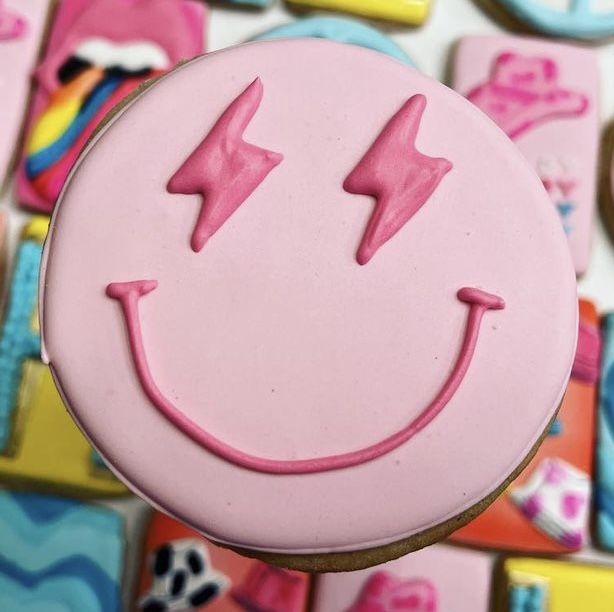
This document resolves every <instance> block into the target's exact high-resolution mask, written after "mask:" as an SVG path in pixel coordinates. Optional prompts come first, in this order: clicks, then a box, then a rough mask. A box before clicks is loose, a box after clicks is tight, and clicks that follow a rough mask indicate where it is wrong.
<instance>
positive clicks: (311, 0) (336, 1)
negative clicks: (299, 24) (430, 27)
mask: <svg viewBox="0 0 614 612" xmlns="http://www.w3.org/2000/svg"><path fill="white" fill-rule="evenodd" d="M287 2H288V3H289V4H295V5H299V6H308V7H311V8H319V9H329V10H332V11H345V12H348V13H355V14H356V15H362V16H363V17H371V18H374V19H385V20H389V21H398V22H400V23H409V24H412V25H419V24H421V23H423V22H424V20H425V19H426V17H427V15H428V13H429V10H430V7H431V0H287Z"/></svg>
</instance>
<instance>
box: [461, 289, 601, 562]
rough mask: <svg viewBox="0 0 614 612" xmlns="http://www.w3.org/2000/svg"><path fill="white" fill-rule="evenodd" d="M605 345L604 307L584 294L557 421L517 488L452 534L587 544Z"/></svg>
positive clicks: (555, 549)
mask: <svg viewBox="0 0 614 612" xmlns="http://www.w3.org/2000/svg"><path fill="white" fill-rule="evenodd" d="M600 345H601V343H600V334H599V318H598V315H597V311H596V309H595V307H594V305H593V304H591V303H590V302H588V301H586V300H581V301H580V326H579V340H578V349H577V352H576V358H575V360H574V365H573V369H572V376H571V380H570V382H569V386H568V388H567V393H566V395H565V399H564V400H563V403H562V405H561V409H560V411H559V414H558V418H557V421H556V427H555V428H553V429H552V430H551V431H550V435H549V436H548V437H547V438H546V439H545V440H544V443H543V444H542V445H541V447H540V449H539V450H538V451H537V454H536V456H535V458H534V459H533V461H532V462H531V463H530V464H529V465H528V467H527V468H526V470H525V471H524V472H523V473H522V475H521V476H520V477H519V478H518V479H517V480H516V481H515V482H514V483H513V484H512V486H511V487H510V489H509V490H508V491H507V492H506V493H504V494H503V495H501V497H499V499H497V501H495V502H494V503H493V504H492V505H491V506H490V508H488V509H487V510H486V512H484V513H483V514H481V515H480V516H479V517H478V518H476V519H475V520H474V521H472V522H471V523H469V524H468V525H467V526H466V527H464V528H462V529H460V530H459V531H457V532H456V533H454V534H453V536H452V540H454V541H455V542H460V543H465V544H472V545H474V546H479V547H482V548H484V547H492V548H495V549H507V550H516V551H521V552H536V553H550V554H552V553H568V552H569V551H570V550H578V549H581V548H583V547H584V546H585V545H586V544H587V541H588V531H589V519H590V506H591V488H592V487H591V479H592V475H593V473H594V471H593V453H594V442H593V440H594V431H595V406H596V401H597V380H598V378H599V361H600Z"/></svg>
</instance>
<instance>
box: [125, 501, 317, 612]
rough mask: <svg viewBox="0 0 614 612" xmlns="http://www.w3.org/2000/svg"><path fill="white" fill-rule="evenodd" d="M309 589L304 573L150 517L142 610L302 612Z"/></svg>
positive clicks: (157, 516)
mask: <svg viewBox="0 0 614 612" xmlns="http://www.w3.org/2000/svg"><path fill="white" fill-rule="evenodd" d="M308 591H309V579H308V576H307V575H306V574H301V573H299V572H291V571H289V570H284V569H280V568H275V567H271V566H267V565H266V564H264V563H262V562H261V561H257V560H254V559H247V558H245V557H242V556H240V555H238V554H236V553H234V552H232V551H230V550H227V549H225V548H220V547H218V546H215V545H214V544H211V543H210V542H207V541H206V540H205V539H204V538H203V537H202V536H200V535H199V534H197V533H196V532H195V531H193V530H192V529H190V528H189V527H187V526H185V525H182V524H181V523H179V522H178V521H176V520H174V519H172V518H170V517H168V516H166V515H164V514H162V513H160V512H154V513H153V515H152V517H151V520H150V521H149V525H148V527H147V530H146V534H145V543H144V550H143V563H142V566H141V574H140V581H139V593H140V596H139V599H138V604H137V608H138V609H139V610H142V611H143V612H161V611H166V610H169V611H170V610H182V611H184V612H185V611H199V610H207V612H224V611H229V610H232V611H236V612H240V610H246V611H247V610H267V612H304V611H305V609H306V605H307V594H308Z"/></svg>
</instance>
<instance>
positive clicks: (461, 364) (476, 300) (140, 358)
mask: <svg viewBox="0 0 614 612" xmlns="http://www.w3.org/2000/svg"><path fill="white" fill-rule="evenodd" d="M157 286H158V282H157V281H155V280H137V281H130V282H125V283H111V284H110V285H108V286H107V290H106V294H107V296H108V297H110V298H112V299H115V300H118V301H119V303H120V305H121V307H122V311H123V315H124V319H125V323H126V328H127V332H128V340H129V343H130V351H131V354H132V360H133V362H134V367H135V369H136V373H137V376H138V379H139V382H140V384H141V388H142V389H143V392H144V393H145V395H146V396H147V397H148V398H149V400H150V401H151V403H152V404H153V405H154V406H155V407H156V409H157V410H158V411H159V412H160V414H161V415H162V416H164V417H165V418H166V419H167V420H168V421H169V422H170V423H171V424H172V425H174V426H175V427H176V428H177V429H179V430H180V431H182V432H183V433H184V434H185V435H186V436H188V437H189V438H190V439H191V440H192V441H194V442H195V443H196V444H198V445H200V446H201V447H203V448H204V449H206V450H207V451H209V452H211V453H213V454H214V455H217V456H218V457H220V458H221V459H224V460H225V461H228V462H230V463H234V464H235V465H239V466H241V467H243V468H245V469H248V470H252V471H255V472H263V473H267V474H314V473H318V472H327V471H331V470H340V469H345V468H349V467H353V466H356V465H360V464H363V463H366V462H368V461H372V460H373V459H377V458H378V457H382V456H383V455H386V454H388V453H390V452H392V451H393V450H395V449H397V448H398V447H399V446H401V445H402V444H404V443H405V442H407V441H408V440H410V439H411V438H413V437H414V436H415V435H416V434H417V433H418V432H420V431H421V430H422V429H424V428H425V427H426V426H427V425H428V424H429V423H430V422H431V421H432V420H433V419H434V418H435V417H436V416H437V415H438V414H439V413H440V412H441V411H442V410H443V409H444V408H445V406H446V405H447V404H448V402H449V401H450V400H451V399H452V397H453V396H454V394H455V393H456V391H457V390H458V388H459V386H460V385H461V383H462V381H463V379H464V378H465V375H466V373H467V370H468V369H469V366H470V364H471V361H472V359H473V355H474V353H475V348H476V345H477V341H478V336H479V332H480V324H481V321H482V317H483V315H484V313H485V312H486V311H487V310H502V309H503V308H505V302H504V300H503V299H502V298H500V297H499V296H497V295H493V294H490V293H486V292H485V291H482V290H481V289H475V288H470V287H463V288H462V289H460V290H459V291H458V293H457V298H458V299H459V300H460V301H461V302H464V303H466V304H468V305H469V313H468V315H467V323H466V327H465V335H464V338H463V344H462V346H461V349H460V352H459V354H458V357H457V360H456V363H455V364H454V368H453V369H452V372H451V373H450V375H449V377H448V378H447V380H446V381H445V383H444V384H443V386H442V387H441V389H440V390H439V392H438V394H437V395H436V396H435V398H434V399H433V401H432V402H431V403H430V404H429V405H428V406H427V407H426V408H425V409H424V410H423V411H422V412H421V413H420V414H419V415H418V416H417V417H416V418H415V419H413V420H412V421H411V422H410V423H409V424H408V425H406V426H405V427H403V428H402V429H400V430H399V431H397V432H396V433H394V434H392V435H390V436H388V437H387V438H384V439H383V440H381V441H379V442H377V443H375V444H372V445H370V446H367V447H365V448H362V449H359V450H355V451H351V452H347V453H342V454H339V455H329V456H326V457H316V458H312V459H294V460H280V459H267V458H265V457H257V456H254V455H250V454H249V453H245V452H243V451H241V450H239V449H236V448H234V447H232V446H230V445H229V444H227V443H225V442H223V441H222V440H219V439H218V438H216V437H215V436H214V435H212V434H210V433H209V432H208V431H206V430H205V429H203V428H202V427H201V426H200V425H198V424H197V423H195V422H194V421H192V419H190V418H189V417H187V416H186V415H185V414H184V413H183V412H182V411H181V410H180V409H179V408H177V407H176V406H175V405H174V404H173V403H172V402H171V401H170V400H169V399H168V398H166V397H165V396H164V394H163V393H162V392H161V391H160V389H159V388H158V386H157V385H156V383H155V381H154V378H153V376H152V374H151V371H150V369H149V365H148V363H147V356H146V354H145V347H144V344H143V335H142V332H141V323H140V316H139V309H138V305H139V300H140V299H141V298H142V297H143V296H144V295H147V294H148V293H150V292H152V291H153V290H154V289H156V287H157Z"/></svg>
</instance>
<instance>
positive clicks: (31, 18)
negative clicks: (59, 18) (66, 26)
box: [0, 0, 49, 186]
mask: <svg viewBox="0 0 614 612" xmlns="http://www.w3.org/2000/svg"><path fill="white" fill-rule="evenodd" d="M48 10H49V0H0V91H1V92H2V111H1V112H0V186H1V184H2V181H3V180H4V179H5V178H6V175H7V173H8V171H9V169H10V163H11V159H12V157H13V154H14V152H15V147H16V146H17V140H18V138H19V134H20V132H21V125H22V121H23V117H24V116H25V112H26V105H27V102H28V95H29V92H30V77H31V74H32V71H33V70H34V67H35V66H36V58H37V57H38V51H39V48H40V45H41V41H42V38H43V33H44V31H45V23H46V21H47V12H48Z"/></svg>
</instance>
